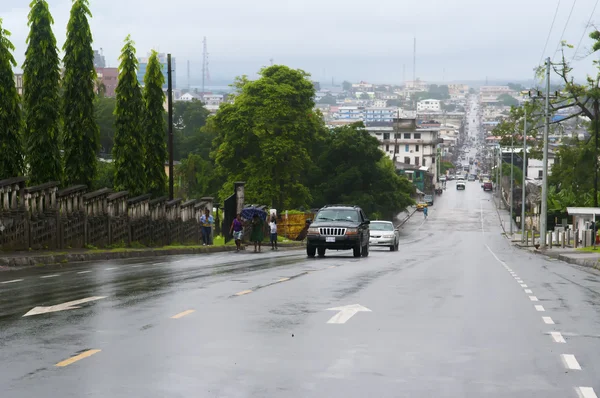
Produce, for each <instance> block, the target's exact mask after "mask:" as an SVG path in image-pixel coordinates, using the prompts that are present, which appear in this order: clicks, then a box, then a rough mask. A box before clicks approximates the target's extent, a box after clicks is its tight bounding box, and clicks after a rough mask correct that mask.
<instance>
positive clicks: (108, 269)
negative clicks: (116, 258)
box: [104, 267, 117, 271]
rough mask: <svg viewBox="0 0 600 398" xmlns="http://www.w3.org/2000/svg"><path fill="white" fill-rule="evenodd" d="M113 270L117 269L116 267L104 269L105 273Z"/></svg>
mask: <svg viewBox="0 0 600 398" xmlns="http://www.w3.org/2000/svg"><path fill="white" fill-rule="evenodd" d="M113 269H117V267H110V268H105V269H104V270H105V271H112V270H113Z"/></svg>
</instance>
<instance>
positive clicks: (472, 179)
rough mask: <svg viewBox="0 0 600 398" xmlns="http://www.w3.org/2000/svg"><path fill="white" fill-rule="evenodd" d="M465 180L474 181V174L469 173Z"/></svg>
mask: <svg viewBox="0 0 600 398" xmlns="http://www.w3.org/2000/svg"><path fill="white" fill-rule="evenodd" d="M467 181H475V176H474V175H473V174H470V175H469V177H468V178H467Z"/></svg>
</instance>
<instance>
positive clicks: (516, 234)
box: [492, 192, 521, 241]
mask: <svg viewBox="0 0 600 398" xmlns="http://www.w3.org/2000/svg"><path fill="white" fill-rule="evenodd" d="M492 200H493V202H494V205H495V207H496V211H497V213H498V218H499V219H500V225H501V226H502V229H503V230H504V233H506V234H507V236H509V235H510V223H511V222H512V225H513V235H512V237H511V236H509V237H510V238H511V239H512V240H513V241H514V240H519V241H521V228H520V226H519V225H517V223H516V222H515V221H514V220H513V219H512V218H511V217H510V212H509V209H505V208H504V207H505V206H504V204H502V208H501V209H500V208H499V207H498V205H499V202H500V198H499V197H498V194H497V193H496V192H493V194H492Z"/></svg>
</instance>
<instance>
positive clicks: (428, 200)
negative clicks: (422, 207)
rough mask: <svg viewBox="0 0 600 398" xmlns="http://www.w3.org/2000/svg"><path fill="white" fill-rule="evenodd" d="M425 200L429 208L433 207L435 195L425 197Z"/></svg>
mask: <svg viewBox="0 0 600 398" xmlns="http://www.w3.org/2000/svg"><path fill="white" fill-rule="evenodd" d="M423 200H424V201H425V203H427V206H433V195H425V196H423Z"/></svg>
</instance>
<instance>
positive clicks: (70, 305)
mask: <svg viewBox="0 0 600 398" xmlns="http://www.w3.org/2000/svg"><path fill="white" fill-rule="evenodd" d="M103 298H106V296H94V297H87V298H84V299H81V300H75V301H69V302H66V303H62V304H57V305H51V306H48V307H35V308H33V309H32V310H30V311H29V312H28V313H27V314H25V315H23V316H31V315H40V314H47V313H49V312H57V311H66V310H74V309H76V308H81V307H79V304H84V303H88V302H90V301H96V300H101V299H103Z"/></svg>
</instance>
